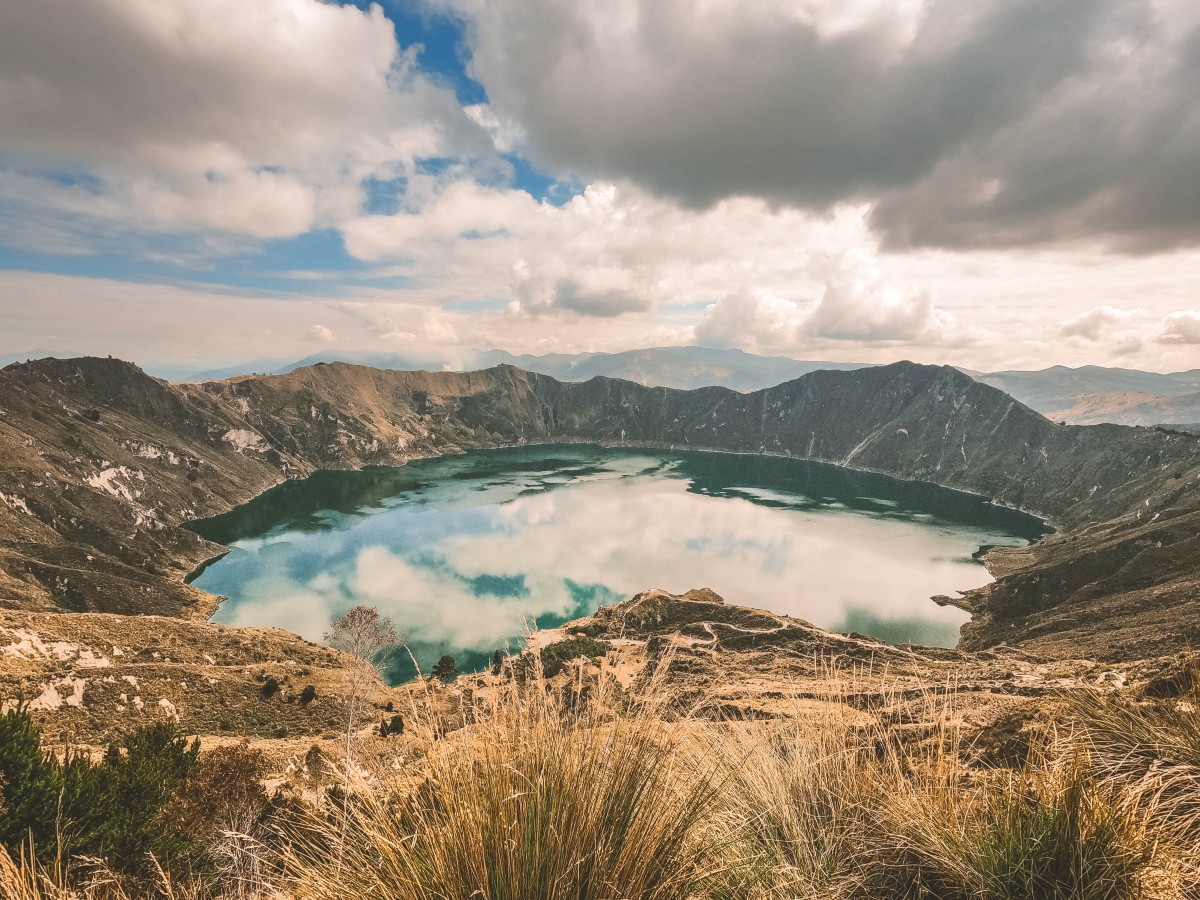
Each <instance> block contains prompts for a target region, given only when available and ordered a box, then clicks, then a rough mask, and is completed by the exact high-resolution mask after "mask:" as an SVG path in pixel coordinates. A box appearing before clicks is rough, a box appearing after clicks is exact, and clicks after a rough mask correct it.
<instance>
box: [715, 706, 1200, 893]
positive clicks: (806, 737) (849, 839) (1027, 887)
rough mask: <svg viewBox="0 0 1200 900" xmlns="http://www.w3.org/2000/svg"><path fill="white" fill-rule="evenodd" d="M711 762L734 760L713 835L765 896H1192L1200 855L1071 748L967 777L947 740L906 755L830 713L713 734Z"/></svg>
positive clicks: (918, 744) (909, 747) (952, 733)
mask: <svg viewBox="0 0 1200 900" xmlns="http://www.w3.org/2000/svg"><path fill="white" fill-rule="evenodd" d="M924 718H925V719H926V720H927V721H934V722H937V721H939V720H940V721H942V722H948V721H950V720H951V719H952V715H951V714H950V711H949V710H947V711H943V712H939V711H938V710H929V711H927V714H926V715H925V717H924ZM705 752H707V753H723V754H724V755H725V757H726V758H727V759H728V760H729V765H730V767H731V770H732V771H731V776H730V779H729V783H728V785H727V789H726V791H725V793H724V795H723V797H722V802H721V807H722V808H721V810H720V812H719V814H718V815H719V825H718V827H720V828H722V829H725V830H727V831H728V832H729V833H730V834H731V835H737V839H738V840H740V842H741V844H740V846H741V848H742V856H743V858H744V859H746V860H747V861H751V862H748V863H747V865H748V866H749V867H750V868H752V869H753V878H752V881H753V883H754V892H755V894H756V896H759V897H764V898H766V897H769V898H780V900H782V898H812V900H816V898H829V897H854V898H864V900H873V898H879V900H883V898H933V897H936V898H941V900H1151V898H1155V900H1157V898H1163V900H1165V898H1178V897H1182V896H1185V895H1184V894H1183V893H1182V890H1183V886H1184V885H1185V884H1186V883H1188V878H1189V874H1188V873H1189V870H1190V866H1191V863H1190V862H1189V859H1188V857H1189V856H1190V855H1191V854H1190V852H1189V851H1186V850H1183V849H1182V848H1178V847H1177V848H1174V849H1172V847H1170V846H1168V845H1167V843H1166V842H1164V840H1163V835H1162V830H1161V828H1160V827H1159V818H1158V814H1159V810H1158V809H1157V807H1156V806H1154V805H1153V804H1147V803H1146V802H1145V800H1146V798H1145V797H1144V796H1141V795H1139V794H1137V793H1135V792H1131V791H1129V790H1127V789H1126V788H1125V787H1124V786H1121V785H1117V784H1115V783H1108V782H1103V781H1100V780H1098V779H1097V778H1096V777H1095V776H1094V775H1093V773H1092V771H1091V767H1090V759H1089V758H1088V757H1087V756H1086V755H1084V754H1083V753H1081V752H1079V751H1078V750H1076V749H1074V748H1071V747H1068V746H1066V745H1062V746H1056V747H1053V748H1051V747H1045V748H1042V749H1041V750H1040V751H1039V752H1038V753H1036V754H1035V755H1034V757H1033V758H1032V759H1031V761H1030V762H1029V763H1028V764H1027V765H1026V766H1025V767H1024V768H1023V769H1020V770H1017V771H1011V770H1000V769H997V770H971V769H969V768H967V767H966V766H965V765H964V763H963V762H962V760H964V759H966V758H967V757H968V754H966V753H965V752H964V747H963V746H962V742H961V740H960V738H959V735H958V732H957V731H956V730H955V729H954V728H952V727H949V726H948V725H945V724H943V725H942V726H939V727H935V728H934V729H933V731H932V732H931V733H930V734H929V735H926V736H925V738H924V739H923V740H920V741H915V742H912V743H909V744H905V743H903V742H898V741H896V740H895V739H894V736H893V735H891V734H889V732H888V731H887V729H886V727H885V726H883V725H880V724H878V723H871V724H866V725H864V724H863V723H862V722H861V721H859V720H855V719H854V717H853V714H852V713H851V712H850V711H847V710H845V708H844V707H839V706H838V704H836V703H831V705H830V711H829V712H828V713H827V714H826V715H824V716H812V715H808V716H796V717H795V718H793V719H791V720H789V721H788V722H787V723H785V724H782V725H778V724H777V725H762V726H750V727H743V728H741V729H739V730H737V731H735V732H734V733H733V734H732V735H731V736H730V737H728V738H727V737H724V736H722V734H721V733H720V731H718V732H717V733H715V734H714V735H712V736H710V738H709V744H708V747H707V749H706V751H705ZM1177 851H1178V852H1177Z"/></svg>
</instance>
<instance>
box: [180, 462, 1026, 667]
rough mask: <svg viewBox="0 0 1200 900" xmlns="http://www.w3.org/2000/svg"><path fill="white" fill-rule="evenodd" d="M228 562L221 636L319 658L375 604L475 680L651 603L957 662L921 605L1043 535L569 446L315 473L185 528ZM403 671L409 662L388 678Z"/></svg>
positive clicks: (976, 511) (934, 499)
mask: <svg viewBox="0 0 1200 900" xmlns="http://www.w3.org/2000/svg"><path fill="white" fill-rule="evenodd" d="M191 527H192V528H193V529H194V530H195V531H197V532H199V533H200V534H202V535H203V536H205V537H207V538H209V539H211V540H214V541H217V542H219V543H222V544H226V545H228V546H229V547H230V548H231V550H230V552H229V553H228V554H227V555H226V556H224V557H222V558H221V559H219V560H217V561H216V562H214V563H212V564H210V565H208V566H207V567H206V568H204V569H203V570H201V571H200V572H199V574H198V575H196V576H195V577H194V580H193V583H194V584H195V585H196V586H198V587H200V588H202V589H204V590H206V591H210V592H211V593H214V594H220V595H223V596H225V597H227V598H228V599H227V600H225V601H224V602H223V603H222V604H221V606H220V608H219V609H218V611H217V613H216V615H215V616H214V617H213V621H216V622H221V623H226V624H235V625H273V626H277V627H281V628H286V629H289V630H291V631H294V632H297V633H298V634H301V635H303V636H304V637H306V638H309V639H311V640H318V641H319V640H321V638H322V636H323V634H324V633H325V631H326V630H327V628H328V625H329V622H330V621H331V620H332V619H333V618H335V617H336V616H338V615H341V614H342V613H344V612H345V611H346V610H348V609H350V608H352V607H353V606H355V605H357V604H360V603H365V604H368V605H371V606H375V607H378V608H379V609H380V610H381V611H382V612H383V613H384V614H386V615H387V616H389V617H391V618H392V619H393V621H394V622H395V623H396V624H397V626H398V627H399V629H400V630H401V631H403V632H404V634H405V635H406V636H407V638H408V640H409V645H410V647H411V649H412V650H413V652H414V653H415V655H416V657H417V659H418V661H419V662H420V663H421V666H422V668H423V669H424V670H426V671H427V670H428V667H429V666H430V665H431V664H432V662H433V661H435V660H436V659H437V658H438V657H439V656H441V655H442V654H443V653H451V654H453V655H454V656H455V657H456V659H457V661H458V664H459V667H460V669H464V670H469V669H473V668H480V667H482V666H483V665H484V664H485V663H486V660H487V659H488V658H489V657H490V655H491V653H492V652H493V650H495V649H499V648H506V647H512V648H517V647H518V644H519V636H520V635H522V634H524V633H525V632H526V630H527V628H529V627H533V626H535V625H536V626H537V627H539V628H550V627H554V626H556V625H558V624H561V623H562V622H564V621H567V620H569V619H573V618H576V617H578V616H581V615H584V614H586V613H588V612H590V611H591V610H593V609H595V608H596V607H597V606H599V605H601V604H610V603H613V602H616V601H618V600H622V599H626V598H628V597H630V596H632V595H633V594H635V593H637V592H638V591H641V590H644V589H646V588H649V587H660V588H664V589H666V590H669V591H672V592H674V593H682V592H683V591H686V590H688V589H690V588H694V587H709V588H712V589H713V590H715V591H716V592H717V593H719V594H721V595H722V596H724V597H725V598H726V599H727V600H729V601H730V602H734V603H739V604H743V605H747V606H756V607H760V608H764V609H769V610H772V611H774V612H779V613H785V614H787V615H791V616H797V617H799V618H802V619H806V620H808V621H810V622H812V623H814V624H816V625H819V626H821V627H824V628H830V629H834V630H840V631H859V632H864V633H868V634H873V635H875V636H877V637H880V638H883V639H884V640H888V641H891V642H893V643H899V642H904V641H912V642H915V643H923V644H928V645H940V646H952V645H953V644H954V643H955V641H956V640H957V636H958V629H959V626H960V625H962V623H963V622H965V621H966V619H967V618H968V617H967V615H966V614H965V613H964V612H962V611H961V610H958V609H954V608H947V607H940V606H937V605H936V604H934V603H932V602H930V600H929V598H930V597H931V596H932V595H935V594H954V593H955V592H956V591H961V590H966V589H968V588H972V587H977V586H980V585H983V584H986V583H987V582H988V581H989V580H990V579H989V576H988V574H987V571H986V570H985V569H984V567H983V566H982V565H981V564H980V563H979V562H978V561H977V559H976V558H975V557H976V556H977V555H978V553H979V551H980V548H981V547H985V546H990V545H1019V544H1023V543H1025V542H1026V541H1027V540H1029V539H1032V538H1036V537H1037V536H1038V535H1040V534H1041V533H1042V531H1043V527H1042V524H1041V522H1040V521H1039V520H1037V519H1034V518H1032V517H1030V516H1026V515H1024V514H1022V513H1018V512H1015V511H1013V510H1009V509H1004V508H1000V507H996V506H992V505H991V504H988V503H986V502H984V501H983V500H981V499H980V498H978V497H974V496H972V495H968V494H962V493H957V492H954V491H949V490H946V489H944V488H939V487H936V486H934V485H929V484H922V483H914V482H903V481H897V480H895V479H892V478H888V477H886V476H882V475H874V474H869V473H862V472H854V471H851V470H848V469H843V468H840V467H837V466H831V465H825V464H819V463H806V462H800V461H796V460H789V459H779V458H773V457H761V456H750V455H735V454H721V453H674V452H659V451H632V450H620V449H603V448H599V447H592V446H580V445H568V446H550V447H532V448H521V449H512V450H497V451H480V452H474V453H467V454H464V455H461V456H452V457H443V458H440V459H432V460H421V461H417V462H413V463H410V464H409V465H406V466H403V467H400V468H387V469H369V470H366V471H362V472H319V473H317V474H315V475H313V476H312V477H310V478H308V479H307V480H305V481H302V482H289V483H286V484H284V485H281V486H279V487H277V488H275V489H273V490H271V491H268V492H267V493H265V494H264V495H262V496H261V497H259V498H257V499H255V500H254V501H252V502H250V503H248V504H246V505H245V506H242V507H239V508H238V509H236V510H233V511H232V512H230V513H228V514H226V515H223V516H220V517H217V518H214V519H208V520H205V521H202V522H197V523H194V524H193V525H192V526H191ZM410 675H411V664H409V663H407V661H406V658H404V659H397V661H396V664H395V668H394V671H392V673H391V676H392V678H393V679H395V680H400V679H403V678H405V677H408V676H410Z"/></svg>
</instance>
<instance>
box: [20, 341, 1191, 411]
mask: <svg viewBox="0 0 1200 900" xmlns="http://www.w3.org/2000/svg"><path fill="white" fill-rule="evenodd" d="M72 355H73V354H61V353H55V352H52V351H44V350H37V351H30V352H28V353H14V354H4V355H0V365H5V364H7V363H9V362H14V361H23V360H25V359H37V358H41V357H46V356H53V357H59V358H69V357H70V356H72ZM339 361H340V362H348V363H354V364H356V365H364V366H371V367H373V368H378V369H394V370H398V371H459V372H463V371H474V370H478V369H487V368H491V367H492V366H497V365H512V366H516V367H518V368H521V369H524V370H526V371H528V372H537V373H538V374H540V375H549V376H551V377H552V378H557V379H559V380H560V381H587V380H588V379H589V378H594V377H595V376H597V375H601V376H605V377H608V378H622V379H625V380H628V381H635V382H637V383H639V384H644V385H648V386H651V387H671V388H680V389H683V390H690V389H693V388H698V387H707V386H711V385H719V386H722V387H727V388H732V389H733V390H736V391H754V390H759V389H761V388H765V387H771V386H774V385H777V384H781V383H783V382H785V381H790V380H792V379H794V378H799V377H800V376H802V375H807V374H808V373H809V372H815V371H819V370H838V371H849V370H852V369H861V368H866V367H867V366H868V365H869V364H867V363H847V362H827V361H823V360H798V359H792V358H790V357H786V356H758V355H756V354H753V353H746V352H745V351H742V350H734V349H717V348H710V347H652V348H647V349H643V350H626V351H623V352H620V353H547V354H544V355H541V356H535V355H531V354H513V353H508V352H506V351H504V350H464V351H461V352H458V353H457V354H456V355H455V357H454V358H453V359H448V358H444V357H443V358H439V357H435V356H430V355H420V354H401V353H372V352H354V351H326V352H323V353H317V354H313V355H311V356H307V357H305V358H304V359H300V360H291V361H289V360H286V359H282V358H269V359H258V360H252V361H250V362H247V363H244V364H242V365H237V366H227V367H224V368H219V369H199V368H189V367H184V366H147V367H146V371H147V372H149V373H150V374H152V375H155V376H157V377H159V378H165V379H167V380H168V381H176V382H184V381H217V380H221V379H224V378H232V377H235V376H238V375H250V374H274V375H281V374H286V373H288V372H291V371H293V370H295V369H298V368H302V367H304V366H311V365H315V364H317V363H330V362H339ZM962 371H964V372H966V373H967V374H968V375H970V376H971V377H972V378H975V379H976V380H978V381H981V382H983V383H985V384H989V385H991V386H993V387H997V388H999V389H1000V390H1002V391H1004V392H1005V393H1007V394H1010V395H1012V396H1013V397H1016V398H1017V399H1018V400H1020V401H1021V402H1022V403H1024V404H1026V405H1027V406H1030V407H1032V408H1033V409H1035V410H1037V411H1038V412H1040V413H1042V414H1043V415H1045V416H1047V417H1049V418H1051V419H1054V420H1055V421H1065V422H1070V423H1072V424H1079V425H1094V424H1099V423H1102V422H1114V423H1118V424H1122V425H1160V424H1173V425H1174V424H1181V425H1182V424H1191V425H1196V424H1197V423H1200V369H1193V370H1191V371H1188V372H1174V373H1170V374H1165V375H1164V374H1159V373H1156V372H1143V371H1139V370H1136V369H1117V368H1106V367H1103V366H1082V367H1080V368H1076V369H1072V368H1068V367H1066V366H1052V367H1050V368H1048V369H1041V370H1037V371H1017V370H1013V371H1002V372H976V371H972V370H969V369H963V370H962Z"/></svg>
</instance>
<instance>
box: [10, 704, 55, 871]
mask: <svg viewBox="0 0 1200 900" xmlns="http://www.w3.org/2000/svg"><path fill="white" fill-rule="evenodd" d="M0 782H2V783H3V785H4V806H3V816H0V843H3V844H4V846H5V847H7V848H8V849H9V850H11V851H13V852H14V853H16V854H19V852H20V850H19V847H20V845H21V843H22V842H23V841H25V840H26V839H27V838H28V837H29V836H30V834H32V836H33V840H34V845H35V846H37V847H42V846H45V845H47V844H49V843H51V842H52V841H53V837H54V817H55V812H56V810H57V808H58V798H59V796H60V794H61V792H62V788H63V777H62V770H61V768H60V767H59V765H58V763H57V761H56V760H55V759H54V757H53V756H51V755H50V754H48V753H45V752H43V751H42V746H41V735H40V734H39V733H38V730H37V728H36V726H35V725H34V724H33V720H32V719H31V718H30V716H29V714H28V713H27V712H26V711H25V710H24V709H20V708H18V709H10V710H9V711H8V712H6V713H5V714H4V715H2V716H0Z"/></svg>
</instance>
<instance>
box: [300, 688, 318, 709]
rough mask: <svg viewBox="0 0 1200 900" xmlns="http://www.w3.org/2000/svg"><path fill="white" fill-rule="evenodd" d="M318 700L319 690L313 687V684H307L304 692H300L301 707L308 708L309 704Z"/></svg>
mask: <svg viewBox="0 0 1200 900" xmlns="http://www.w3.org/2000/svg"><path fill="white" fill-rule="evenodd" d="M316 699H317V689H316V688H315V687H313V686H312V685H311V684H306V685H305V686H304V690H302V691H301V692H300V705H301V706H308V704H310V703H312V702H313V701H314V700H316Z"/></svg>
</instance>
